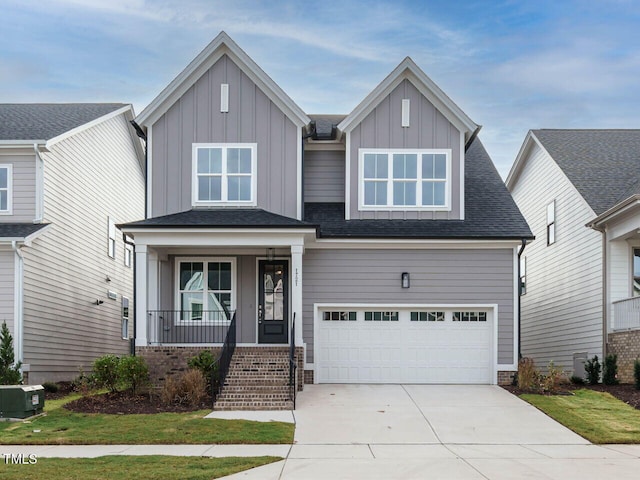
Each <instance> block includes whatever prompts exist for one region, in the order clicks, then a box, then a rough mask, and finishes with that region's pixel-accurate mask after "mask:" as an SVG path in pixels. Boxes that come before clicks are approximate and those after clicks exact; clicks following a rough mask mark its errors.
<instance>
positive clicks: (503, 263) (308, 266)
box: [302, 248, 514, 364]
mask: <svg viewBox="0 0 640 480" xmlns="http://www.w3.org/2000/svg"><path fill="white" fill-rule="evenodd" d="M513 255H514V253H513V250H512V249H506V248H505V249H482V250H480V249H469V250H338V249H337V250H315V249H314V250H311V249H308V250H306V251H305V255H304V261H303V275H304V277H303V282H302V285H303V318H304V322H303V338H304V341H305V343H306V344H307V361H308V362H313V359H314V356H313V355H314V349H313V345H314V338H313V324H314V317H313V305H314V304H315V303H329V304H330V303H376V304H381V303H389V304H391V303H394V304H403V303H407V304H409V303H411V304H416V303H417V304H456V305H457V304H460V305H465V304H480V303H481V304H488V303H490V304H494V303H495V304H497V305H498V316H499V323H498V363H503V364H511V363H513V355H514V352H513V340H514V338H513V335H514V332H513V314H514V305H513V297H514V283H513V282H514V278H513ZM402 272H409V273H410V276H411V287H410V288H409V289H403V288H401V286H400V274H401V273H402Z"/></svg>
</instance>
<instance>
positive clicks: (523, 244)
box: [518, 238, 527, 362]
mask: <svg viewBox="0 0 640 480" xmlns="http://www.w3.org/2000/svg"><path fill="white" fill-rule="evenodd" d="M521 241H522V246H521V247H520V251H519V252H518V362H519V361H520V359H521V358H522V284H521V283H520V279H521V278H522V272H521V271H520V269H521V268H522V267H521V265H522V263H521V262H520V258H521V257H522V253H523V252H524V249H525V248H526V247H527V241H526V240H525V239H524V238H522V239H521Z"/></svg>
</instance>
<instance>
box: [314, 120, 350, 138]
mask: <svg viewBox="0 0 640 480" xmlns="http://www.w3.org/2000/svg"><path fill="white" fill-rule="evenodd" d="M346 117H347V116H346V115H309V118H310V119H311V121H312V122H315V126H316V134H317V136H318V137H320V138H326V137H330V136H331V133H332V131H333V129H334V128H335V127H337V125H338V124H339V123H340V122H341V121H342V120H344V119H345V118H346Z"/></svg>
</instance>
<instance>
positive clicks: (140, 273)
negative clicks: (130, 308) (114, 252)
mask: <svg viewBox="0 0 640 480" xmlns="http://www.w3.org/2000/svg"><path fill="white" fill-rule="evenodd" d="M147 272H148V266H147V246H146V245H136V285H135V289H136V347H146V346H147V345H148V340H147V323H148V321H149V317H148V315H147Z"/></svg>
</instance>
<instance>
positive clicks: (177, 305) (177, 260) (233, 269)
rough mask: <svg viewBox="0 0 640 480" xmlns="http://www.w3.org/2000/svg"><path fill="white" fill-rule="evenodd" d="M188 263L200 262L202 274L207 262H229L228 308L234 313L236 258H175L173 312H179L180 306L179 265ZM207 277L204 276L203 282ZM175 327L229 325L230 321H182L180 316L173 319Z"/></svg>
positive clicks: (204, 309)
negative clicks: (229, 299)
mask: <svg viewBox="0 0 640 480" xmlns="http://www.w3.org/2000/svg"><path fill="white" fill-rule="evenodd" d="M185 262H186V263H189V262H202V263H203V265H204V269H203V274H204V272H206V271H207V268H206V264H207V263H209V262H229V263H231V307H230V308H229V310H231V311H235V310H236V297H237V294H238V289H237V282H236V278H237V273H236V272H237V270H236V258H235V257H176V258H175V275H174V278H175V284H174V290H175V300H174V302H175V303H174V310H175V311H177V312H180V311H181V308H180V305H181V302H180V264H181V263H185ZM207 277H208V275H206V274H205V280H206V278H207ZM206 291H207V289H206V288H205V289H204V292H205V294H204V299H205V301H206V298H207V296H206ZM202 310H203V311H207V309H206V308H204V305H203V308H202ZM175 318H176V319H175V322H174V324H175V325H182V326H184V325H229V323H231V319H229V321H216V320H183V319H182V318H181V315H176V317H175Z"/></svg>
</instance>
